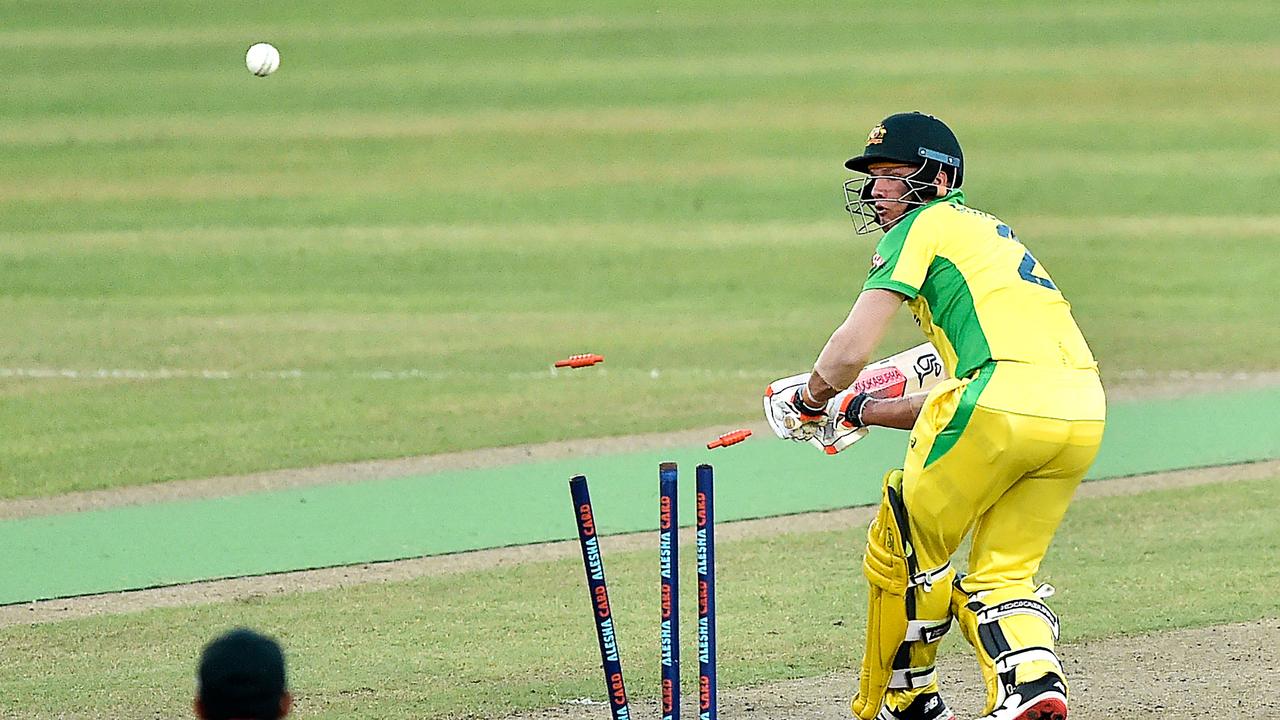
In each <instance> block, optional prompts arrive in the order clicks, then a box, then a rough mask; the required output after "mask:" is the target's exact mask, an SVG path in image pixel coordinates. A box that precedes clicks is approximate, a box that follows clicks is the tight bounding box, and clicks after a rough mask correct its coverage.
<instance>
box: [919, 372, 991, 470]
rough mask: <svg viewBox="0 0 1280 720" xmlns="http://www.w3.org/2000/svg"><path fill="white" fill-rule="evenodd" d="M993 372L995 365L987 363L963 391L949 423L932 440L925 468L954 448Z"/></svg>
mask: <svg viewBox="0 0 1280 720" xmlns="http://www.w3.org/2000/svg"><path fill="white" fill-rule="evenodd" d="M995 371H996V364H995V363H988V364H987V365H985V366H983V368H982V370H981V371H979V372H978V376H977V377H975V378H974V379H973V380H971V381H970V382H969V385H968V387H966V388H965V389H964V394H963V395H961V396H960V404H959V405H957V406H956V412H955V414H954V415H952V416H951V421H950V422H948V423H947V426H946V427H944V428H942V432H940V433H938V437H936V438H934V440H933V447H931V448H929V457H928V458H926V459H925V461H924V466H925V467H929V466H930V465H932V464H933V463H934V462H935V461H936V460H937V459H938V458H940V457H942V456H943V455H946V454H947V451H948V450H950V449H951V448H952V447H955V444H956V442H957V441H958V440H959V439H960V436H961V435H963V434H964V429H965V428H966V427H968V426H969V418H970V417H972V416H973V408H974V407H976V406H977V404H978V396H979V395H981V394H982V390H983V388H985V387H986V386H987V382H989V381H990V380H991V376H992V375H994V374H995Z"/></svg>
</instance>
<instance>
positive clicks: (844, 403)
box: [834, 392, 871, 429]
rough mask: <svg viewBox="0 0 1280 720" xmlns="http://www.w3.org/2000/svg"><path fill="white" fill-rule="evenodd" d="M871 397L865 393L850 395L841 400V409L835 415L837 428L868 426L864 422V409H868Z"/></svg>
mask: <svg viewBox="0 0 1280 720" xmlns="http://www.w3.org/2000/svg"><path fill="white" fill-rule="evenodd" d="M870 399H871V396H870V395H868V394H866V393H865V392H860V393H858V394H856V395H848V396H846V397H844V398H841V400H840V407H839V409H838V410H837V411H836V412H835V413H834V414H835V419H836V423H837V427H845V428H850V429H852V428H862V427H866V426H867V424H866V423H865V422H863V421H862V409H863V408H864V407H866V404H867V401H868V400H870Z"/></svg>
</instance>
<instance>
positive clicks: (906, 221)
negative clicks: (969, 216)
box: [885, 190, 964, 235]
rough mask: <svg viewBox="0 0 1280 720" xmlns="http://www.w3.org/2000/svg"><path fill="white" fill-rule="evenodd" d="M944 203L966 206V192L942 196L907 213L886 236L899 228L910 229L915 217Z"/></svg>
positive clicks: (961, 191) (959, 191)
mask: <svg viewBox="0 0 1280 720" xmlns="http://www.w3.org/2000/svg"><path fill="white" fill-rule="evenodd" d="M944 202H958V203H960V204H961V205H963V204H964V191H963V190H952V191H951V192H949V193H947V194H946V195H943V196H942V197H940V198H935V199H933V200H930V201H929V202H927V203H925V204H923V205H921V206H920V207H918V208H916V209H915V210H912V211H911V212H909V213H907V214H906V215H903V216H902V218H901V219H900V220H898V222H896V223H894V224H893V227H891V228H889V230H888V231H887V232H886V233H885V234H886V235H888V234H889V233H891V232H893V231H895V230H897V229H898V228H905V227H910V225H911V221H912V220H913V219H914V218H915V216H916V215H919V214H920V213H922V212H924V211H925V210H927V209H928V208H930V207H933V206H934V205H937V204H938V203H944Z"/></svg>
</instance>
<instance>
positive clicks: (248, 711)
mask: <svg viewBox="0 0 1280 720" xmlns="http://www.w3.org/2000/svg"><path fill="white" fill-rule="evenodd" d="M292 704H293V698H292V696H290V694H289V689H288V685H287V684H286V682H285V672H284V652H283V651H282V650H281V649H280V644H279V643H277V642H276V641H275V640H272V639H271V638H269V637H267V636H265V635H261V634H259V633H256V632H254V631H252V630H249V629H246V628H240V629H237V630H232V631H231V632H228V633H226V634H225V635H222V636H221V637H218V638H216V639H215V640H213V642H210V643H209V644H208V645H206V646H205V648H204V652H203V653H201V655H200V667H199V670H198V671H197V674H196V698H195V703H194V707H195V712H196V716H197V717H200V718H204V719H205V720H277V719H278V718H282V717H284V716H285V715H288V714H289V710H290V708H291V706H292Z"/></svg>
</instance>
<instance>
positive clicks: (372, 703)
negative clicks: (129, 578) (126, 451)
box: [0, 479, 1280, 720]
mask: <svg viewBox="0 0 1280 720" xmlns="http://www.w3.org/2000/svg"><path fill="white" fill-rule="evenodd" d="M1277 507H1280V482H1278V481H1277V479H1268V480H1260V481H1251V482H1233V483H1225V484H1219V485H1207V486H1201V487H1196V488H1190V489H1181V490H1165V491H1157V492H1149V493H1145V494H1142V495H1136V496H1129V497H1112V498H1100V499H1089V500H1082V501H1080V502H1078V503H1076V504H1075V505H1074V506H1073V507H1072V509H1071V511H1070V512H1069V514H1068V517H1067V520H1066V521H1065V523H1064V525H1063V527H1062V529H1061V531H1060V532H1059V534H1058V537H1057V540H1056V541H1055V544H1054V546H1053V549H1052V550H1051V551H1050V554H1049V557H1048V559H1047V560H1046V563H1045V566H1044V568H1043V570H1044V572H1043V573H1042V577H1041V579H1042V580H1047V581H1050V582H1053V583H1054V584H1055V585H1056V586H1057V587H1058V590H1059V592H1058V595H1057V596H1055V598H1054V600H1053V601H1052V603H1053V605H1054V608H1055V610H1056V611H1058V612H1059V613H1060V615H1061V616H1062V618H1063V640H1064V641H1067V642H1074V641H1079V640H1083V639H1089V638H1098V637H1103V636H1115V635H1124V634H1130V633H1139V632H1146V631H1155V630H1164V629H1171V628H1179V627H1187V626H1202V625H1210V624H1216V623H1224V622H1234V621H1243V620H1251V619H1257V618H1263V617H1272V616H1274V614H1275V610H1276V607H1275V602H1274V598H1273V597H1271V596H1269V595H1267V594H1266V593H1261V592H1259V591H1258V588H1260V587H1270V586H1274V585H1276V584H1277V583H1280V570H1277V568H1276V567H1275V564H1274V562H1272V558H1273V557H1274V556H1275V553H1276V552H1278V551H1280V524H1277V523H1275V522H1273V521H1272V520H1273V516H1274V513H1275V509H1276V508H1277ZM1242 527H1247V528H1252V530H1251V534H1250V547H1251V548H1252V551H1251V552H1241V551H1240V542H1239V540H1240V528H1242ZM1173 528H1176V531H1171V529H1173ZM864 538H865V526H864V527H858V528H851V529H849V530H843V531H838V532H824V533H805V534H796V535H784V536H780V537H772V538H763V539H753V540H737V541H722V542H720V543H718V545H719V547H718V553H717V554H718V558H719V563H718V567H717V571H718V573H717V574H718V581H719V597H718V600H719V612H720V617H719V628H720V637H719V641H720V661H721V662H720V678H721V682H722V684H723V685H724V686H725V688H726V691H727V692H729V693H731V692H732V690H731V688H732V687H734V686H737V685H743V684H748V683H759V682H765V681H769V680H776V679H782V678H796V677H808V676H813V675H818V674H823V673H827V672H830V671H834V670H838V669H841V668H849V667H851V664H852V663H853V662H854V661H855V659H856V658H857V656H858V654H859V652H860V651H859V648H860V647H861V633H862V624H863V620H864V612H865V602H866V600H865V589H864V587H863V582H862V580H861V574H860V572H859V570H858V562H859V558H860V557H861V551H862V544H863V542H864ZM654 547H655V549H656V539H655V545H654ZM688 551H689V552H687V553H682V554H684V557H685V559H686V561H685V562H684V563H683V565H684V567H683V568H682V569H683V570H685V571H687V573H686V574H688V576H689V577H688V578H687V579H686V581H685V582H684V583H683V586H684V588H685V590H686V591H691V590H692V589H693V587H694V583H693V582H692V580H693V578H692V571H693V562H692V557H693V555H692V547H689V548H688ZM779 558H786V562H782V563H780V562H778V559H779ZM605 564H606V569H607V571H608V576H609V582H610V595H611V598H612V600H613V602H614V609H615V613H616V616H617V618H618V628H619V643H620V645H621V648H622V655H623V662H624V667H625V669H626V671H627V673H628V678H629V690H630V692H631V694H632V695H633V696H636V697H641V698H652V697H653V696H654V689H655V688H656V687H657V679H656V674H657V673H656V668H657V628H656V617H657V603H656V598H657V581H656V575H657V571H656V567H657V554H656V552H655V551H645V552H627V553H616V554H612V555H609V554H606V556H605ZM1197 578H1199V579H1202V580H1203V581H1199V580H1195V579H1197ZM1189 579H1191V580H1189ZM690 597H691V596H688V593H686V598H685V599H686V602H685V603H683V604H682V610H683V611H684V614H685V616H684V617H683V618H682V619H683V620H684V622H683V623H682V626H683V630H684V632H685V642H684V647H685V651H686V653H687V654H688V655H687V657H690V658H692V657H693V655H692V650H691V648H692V647H693V646H694V634H693V632H692V631H694V629H695V627H696V625H695V622H694V617H693V613H694V612H695V607H694V606H695V603H694V602H693V601H692V600H691V599H690ZM242 623H243V624H248V625H251V626H254V627H258V628H262V629H264V630H267V631H269V632H271V633H273V634H276V635H278V636H279V637H280V638H281V640H282V641H283V643H284V644H285V646H286V649H287V652H288V653H289V659H290V662H291V674H292V683H293V686H294V689H295V691H296V693H297V695H298V699H299V703H298V709H299V712H300V713H301V714H302V715H303V716H305V717H309V718H367V719H373V718H402V717H406V714H407V715H411V716H412V717H417V718H428V719H434V718H462V717H475V716H484V717H502V716H503V715H505V714H507V713H509V712H511V711H514V710H517V709H520V708H534V707H542V706H550V705H555V704H557V703H559V702H563V701H564V700H566V699H568V698H576V697H583V696H589V697H594V698H597V699H601V698H602V697H603V696H602V687H601V678H600V675H599V670H598V667H599V654H598V651H597V649H596V642H595V635H594V630H593V627H592V624H591V620H590V610H589V607H588V602H587V598H586V596H585V593H584V583H583V580H582V565H581V562H579V561H577V560H564V561H556V562H542V563H530V564H525V565H518V566H513V567H507V568H503V569H496V570H486V571H482V572H474V573H470V574H463V575H449V576H440V577H428V578H422V579H419V580H415V581H411V582H399V583H388V584H380V585H366V586H360V587H355V588H350V589H345V590H333V591H324V592H315V593H305V594H295V595H288V596H279V597H273V598H270V599H259V600H249V601H244V602H238V603H234V604H224V605H214V606H205V607H195V608H182V609H168V610H154V611H148V612H143V613H138V614H135V615H124V616H106V617H99V618H94V619H89V620H76V621H68V622H62V623H55V624H49V625H39V626H31V627H25V628H18V627H12V628H6V629H3V630H0V645H3V647H4V648H5V662H4V663H3V664H0V688H2V690H0V708H3V709H20V710H21V717H23V718H27V719H28V720H37V719H40V718H54V717H63V716H73V717H141V716H143V715H146V716H148V717H150V716H151V715H153V714H155V715H156V716H165V717H178V716H180V715H181V714H182V713H183V711H184V707H185V706H186V704H187V703H188V702H189V698H190V694H191V692H192V673H193V672H194V667H195V659H196V656H197V655H198V653H199V649H200V645H201V644H202V643H203V642H204V641H205V640H207V639H208V638H210V637H212V636H213V635H214V634H216V633H218V632H220V631H221V630H223V629H225V628H227V627H229V626H233V625H236V624H242ZM948 642H949V648H950V651H952V652H958V651H963V652H967V649H966V646H964V645H963V642H962V641H959V640H958V635H957V636H956V637H953V638H949V640H948ZM685 670H686V671H688V672H690V673H691V674H692V673H693V672H694V671H696V663H695V662H693V661H692V660H691V661H689V662H686V663H685ZM687 681H688V682H689V683H692V682H693V679H692V676H690V677H689V678H687ZM688 686H690V685H686V687H688ZM3 709H0V715H3V712H4V710H3ZM15 717H16V716H15Z"/></svg>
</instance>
